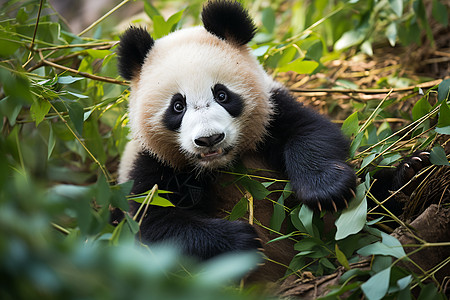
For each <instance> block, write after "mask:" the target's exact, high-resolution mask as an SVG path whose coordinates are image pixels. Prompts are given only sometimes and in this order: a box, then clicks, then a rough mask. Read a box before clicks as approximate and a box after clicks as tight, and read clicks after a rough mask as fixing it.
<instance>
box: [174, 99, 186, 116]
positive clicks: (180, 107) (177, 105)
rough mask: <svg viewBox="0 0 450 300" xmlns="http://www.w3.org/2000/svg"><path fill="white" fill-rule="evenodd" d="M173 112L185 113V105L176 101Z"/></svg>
mask: <svg viewBox="0 0 450 300" xmlns="http://www.w3.org/2000/svg"><path fill="white" fill-rule="evenodd" d="M173 110H174V111H175V112H177V113H182V112H183V111H184V104H183V102H181V101H175V102H174V104H173Z"/></svg>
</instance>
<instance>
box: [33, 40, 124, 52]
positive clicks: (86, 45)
mask: <svg viewBox="0 0 450 300" xmlns="http://www.w3.org/2000/svg"><path fill="white" fill-rule="evenodd" d="M115 44H117V41H111V42H100V43H91V44H89V43H88V44H68V45H59V46H53V47H45V48H39V49H36V50H37V51H49V50H59V49H67V48H77V47H83V48H88V47H98V46H106V45H111V47H112V46H114V45H115Z"/></svg>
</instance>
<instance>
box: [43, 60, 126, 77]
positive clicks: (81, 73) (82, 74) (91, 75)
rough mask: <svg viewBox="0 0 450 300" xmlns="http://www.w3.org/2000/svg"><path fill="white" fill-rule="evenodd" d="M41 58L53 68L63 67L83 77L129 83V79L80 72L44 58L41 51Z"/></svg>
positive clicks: (62, 68)
mask: <svg viewBox="0 0 450 300" xmlns="http://www.w3.org/2000/svg"><path fill="white" fill-rule="evenodd" d="M41 58H42V60H41V61H42V63H43V64H44V65H47V66H51V67H53V68H57V69H61V70H64V71H68V72H71V73H74V74H77V75H80V76H83V77H86V78H89V79H92V80H97V81H103V82H108V83H114V84H120V85H128V82H127V81H123V80H117V79H114V78H111V77H104V76H98V75H94V74H89V73H86V72H80V71H78V70H75V69H72V68H68V67H65V66H61V65H58V64H56V63H53V62H51V61H48V60H46V59H44V58H43V57H42V53H41Z"/></svg>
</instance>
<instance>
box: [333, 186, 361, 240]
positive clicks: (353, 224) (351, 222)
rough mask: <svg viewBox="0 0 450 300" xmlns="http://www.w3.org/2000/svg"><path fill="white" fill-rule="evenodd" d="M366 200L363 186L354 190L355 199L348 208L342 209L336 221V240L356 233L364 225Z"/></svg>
mask: <svg viewBox="0 0 450 300" xmlns="http://www.w3.org/2000/svg"><path fill="white" fill-rule="evenodd" d="M366 215H367V200H366V188H365V186H364V184H363V183H362V184H360V185H358V187H357V188H356V198H354V199H352V200H351V201H350V203H349V206H348V208H346V209H344V210H343V211H342V213H341V215H340V216H339V218H338V219H337V220H336V222H335V225H336V228H337V231H336V237H335V239H336V240H342V239H344V238H346V237H347V236H349V235H351V234H355V233H358V232H359V231H361V229H362V228H363V227H364V225H365V223H366Z"/></svg>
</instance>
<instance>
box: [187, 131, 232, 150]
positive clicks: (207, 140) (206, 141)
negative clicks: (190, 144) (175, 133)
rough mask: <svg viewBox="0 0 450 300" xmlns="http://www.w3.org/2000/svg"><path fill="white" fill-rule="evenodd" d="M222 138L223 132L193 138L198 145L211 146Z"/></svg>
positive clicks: (223, 136)
mask: <svg viewBox="0 0 450 300" xmlns="http://www.w3.org/2000/svg"><path fill="white" fill-rule="evenodd" d="M224 138H225V134H223V133H218V134H213V135H211V136H202V137H199V138H196V139H195V140H194V143H195V144H196V145H197V146H200V147H212V146H214V145H217V144H218V143H220V142H221V141H222V140H223V139H224Z"/></svg>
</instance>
